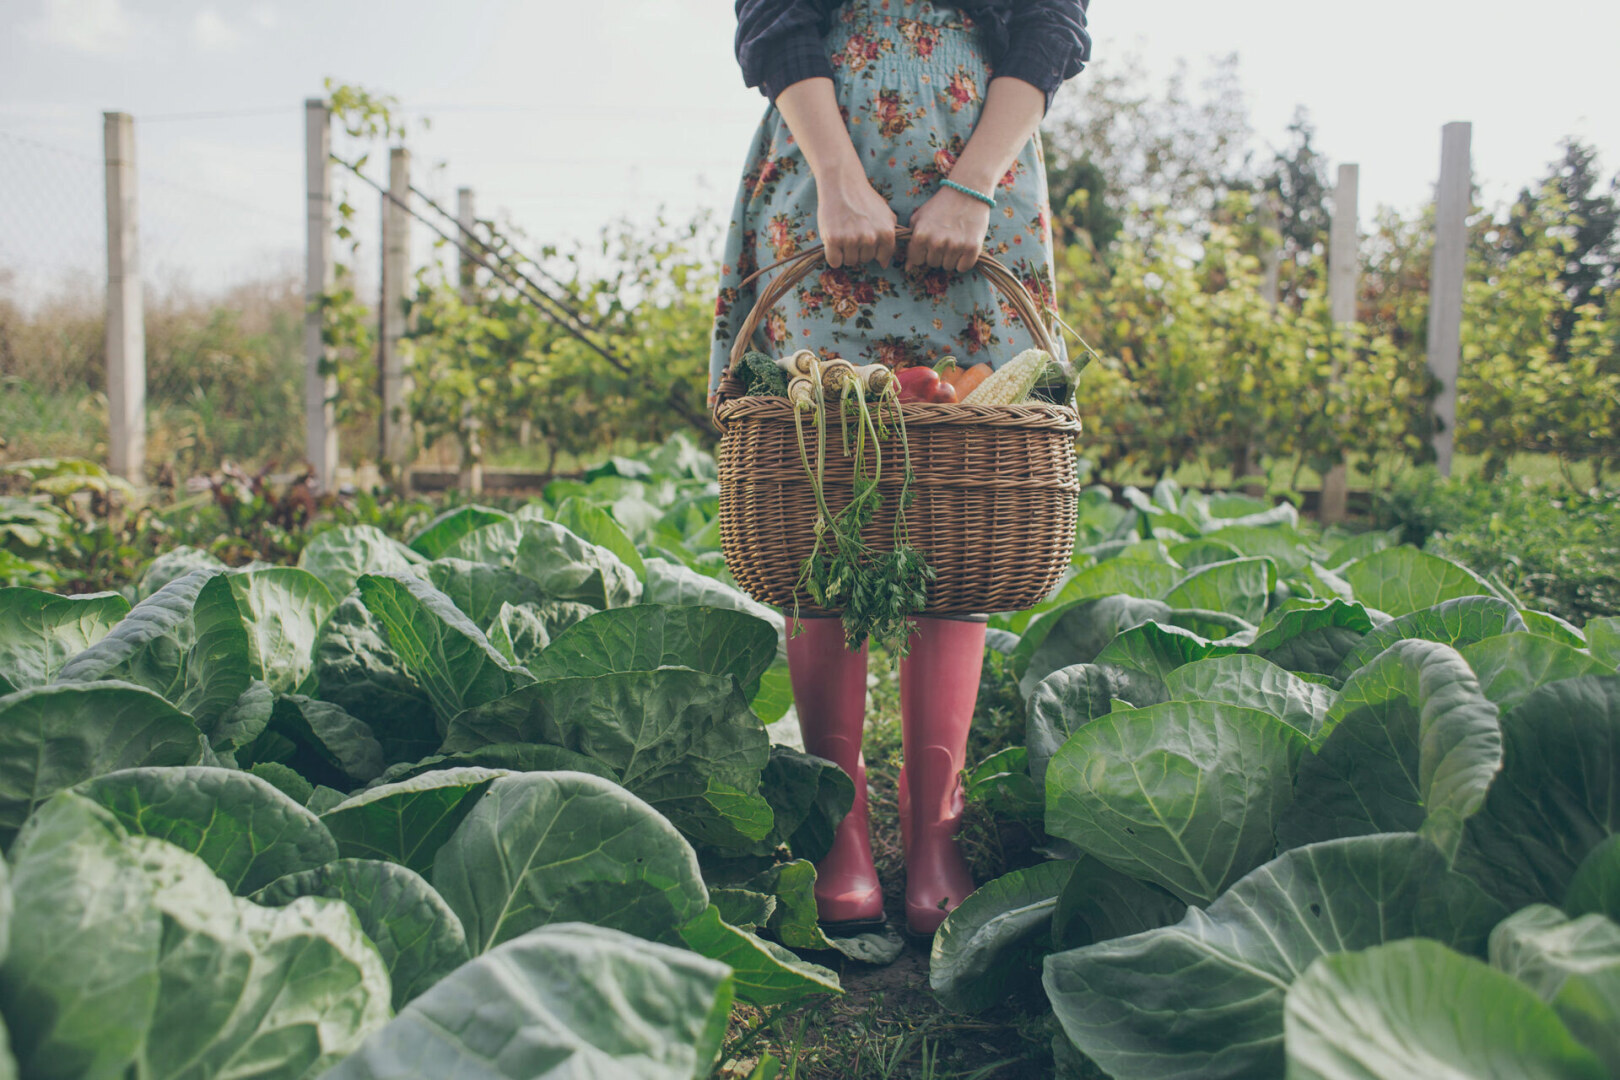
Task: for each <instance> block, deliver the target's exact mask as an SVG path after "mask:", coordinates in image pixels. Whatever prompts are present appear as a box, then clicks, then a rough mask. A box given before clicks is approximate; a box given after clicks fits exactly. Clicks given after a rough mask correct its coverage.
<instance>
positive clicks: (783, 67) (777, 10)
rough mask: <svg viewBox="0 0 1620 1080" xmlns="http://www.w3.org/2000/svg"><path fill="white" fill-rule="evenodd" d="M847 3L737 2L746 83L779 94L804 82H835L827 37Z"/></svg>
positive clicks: (740, 57)
mask: <svg viewBox="0 0 1620 1080" xmlns="http://www.w3.org/2000/svg"><path fill="white" fill-rule="evenodd" d="M841 2H842V0H736V11H737V38H736V49H737V62H738V63H739V64H740V65H742V73H743V81H744V82H745V83H747V84H748V85H749V86H757V87H758V88H759V90H760V92H761V93H762V94H764V95H765V96H766V97H768V98H770V99H771V100H772V101H775V100H776V95H778V94H780V93H781V92H782V91H783V90H785V89H787V88H788V87H789V86H792V85H793V84H794V83H796V82H799V81H801V80H803V79H814V78H818V77H820V78H828V79H830V78H832V74H833V72H832V65H831V64H829V63H828V62H827V52H826V46H825V45H824V44H823V43H822V38H823V37H824V36H825V35H826V33H827V30H828V28H829V27H830V26H831V24H832V13H833V11H834V10H835V9H837V7H838V6H839V4H840V3H841Z"/></svg>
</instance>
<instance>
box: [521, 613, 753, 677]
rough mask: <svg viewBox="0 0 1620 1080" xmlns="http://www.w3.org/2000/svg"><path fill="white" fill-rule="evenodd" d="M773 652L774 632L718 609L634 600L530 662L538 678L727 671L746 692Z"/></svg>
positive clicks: (568, 633) (584, 623)
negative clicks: (678, 669)
mask: <svg viewBox="0 0 1620 1080" xmlns="http://www.w3.org/2000/svg"><path fill="white" fill-rule="evenodd" d="M775 657H776V631H775V629H774V628H773V627H772V626H771V625H770V624H769V623H766V622H764V621H763V620H761V619H758V618H755V617H754V616H752V615H748V614H745V613H743V612H740V611H730V610H726V609H723V608H706V607H689V606H688V607H669V606H666V605H663V604H639V605H637V606H635V607H630V608H618V609H615V610H612V611H603V612H599V613H597V614H595V615H592V616H591V617H590V618H588V619H584V620H581V621H580V622H577V623H575V624H574V625H572V626H570V627H569V628H568V629H566V630H564V631H563V632H562V633H561V634H559V635H558V636H557V639H556V640H555V641H554V642H552V644H551V647H550V648H548V649H547V650H546V652H545V655H544V656H542V657H541V658H540V660H539V661H538V663H537V665H536V668H535V675H536V677H537V678H539V679H542V680H544V679H552V678H563V677H568V676H592V675H604V674H608V673H611V672H624V671H650V670H653V669H656V668H660V667H687V668H692V669H693V670H695V671H705V672H708V673H709V674H711V675H730V676H732V677H733V678H735V679H736V680H737V685H738V686H739V687H741V688H742V690H743V692H744V693H745V694H748V695H749V696H750V697H751V696H752V695H753V693H754V689H755V688H756V687H757V685H758V683H759V679H760V676H761V675H762V674H764V672H765V669H766V668H768V667H770V665H771V662H772V661H773V660H774V659H775Z"/></svg>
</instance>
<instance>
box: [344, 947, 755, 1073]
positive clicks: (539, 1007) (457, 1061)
mask: <svg viewBox="0 0 1620 1080" xmlns="http://www.w3.org/2000/svg"><path fill="white" fill-rule="evenodd" d="M731 1001H732V980H731V972H730V969H728V968H727V967H726V965H724V964H721V963H718V962H716V961H714V960H709V959H707V958H705V957H702V956H698V955H697V954H696V953H693V952H689V951H687V950H686V949H678V948H668V947H665V946H661V945H654V944H652V943H650V942H646V941H643V940H641V939H639V938H634V937H631V936H629V935H628V934H621V933H618V932H616V931H612V930H603V929H600V928H598V927H595V926H585V925H580V924H572V923H571V924H560V925H555V926H548V927H542V928H540V929H537V930H531V931H530V932H528V933H527V934H524V935H522V936H520V937H517V938H514V939H513V940H511V941H508V942H507V943H506V944H504V945H501V946H499V947H497V948H495V949H493V950H491V951H490V952H488V953H485V954H484V955H483V956H480V957H478V958H477V959H475V960H473V961H472V962H471V963H469V964H465V965H463V966H462V967H460V968H458V969H457V970H456V971H455V972H454V973H452V974H451V975H450V976H449V977H448V978H446V979H445V980H443V981H442V982H440V983H439V984H438V985H437V986H435V987H433V989H431V990H429V991H428V992H427V993H425V994H423V995H422V996H421V997H419V998H417V999H416V1000H415V1001H413V1002H411V1003H410V1004H409V1005H407V1006H406V1007H405V1008H404V1009H403V1010H401V1011H400V1014H399V1016H397V1017H396V1018H395V1019H394V1020H393V1022H392V1023H390V1024H388V1025H387V1026H386V1027H384V1028H383V1029H382V1030H380V1031H378V1032H376V1033H374V1034H373V1035H372V1036H371V1038H369V1039H367V1040H366V1042H365V1044H364V1045H363V1046H362V1047H361V1048H360V1050H359V1051H358V1052H357V1053H355V1054H353V1055H351V1056H350V1057H349V1059H348V1060H347V1061H345V1062H343V1063H342V1064H341V1065H339V1066H338V1067H337V1068H336V1069H334V1070H332V1071H331V1072H330V1073H328V1074H327V1075H326V1080H442V1078H444V1077H456V1080H578V1078H581V1077H610V1076H613V1077H617V1076H623V1077H632V1076H633V1077H637V1078H638V1080H694V1078H696V1077H700V1076H706V1075H708V1072H709V1070H710V1069H711V1068H712V1066H713V1064H714V1059H715V1057H716V1055H717V1054H718V1053H719V1050H720V1042H721V1039H722V1038H723V1037H724V1035H725V1029H726V1021H727V1019H728V1017H729V1016H730V1012H731Z"/></svg>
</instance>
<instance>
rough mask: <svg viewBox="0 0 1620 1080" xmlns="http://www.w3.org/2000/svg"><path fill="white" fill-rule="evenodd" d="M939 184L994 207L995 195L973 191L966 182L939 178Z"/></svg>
mask: <svg viewBox="0 0 1620 1080" xmlns="http://www.w3.org/2000/svg"><path fill="white" fill-rule="evenodd" d="M939 186H940V187H948V188H950V189H951V190H952V191H959V192H961V193H962V194H963V195H966V196H967V197H968V198H970V199H978V200H979V201H980V202H982V203H984V205H986V206H988V207H991V208H994V207H995V205H996V197H995V196H994V195H986V194H985V193H984V192H982V191H974V190H973V189H972V188H970V187H968V186H967V185H966V184H958V183H957V182H956V181H955V180H949V179H947V180H941V181H940V182H939Z"/></svg>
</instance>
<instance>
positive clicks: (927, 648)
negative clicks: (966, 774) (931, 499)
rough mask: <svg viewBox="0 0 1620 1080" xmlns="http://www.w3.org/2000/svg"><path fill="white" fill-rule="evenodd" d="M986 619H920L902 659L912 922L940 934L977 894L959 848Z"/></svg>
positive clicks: (903, 794)
mask: <svg viewBox="0 0 1620 1080" xmlns="http://www.w3.org/2000/svg"><path fill="white" fill-rule="evenodd" d="M984 631H985V624H984V623H982V622H972V621H968V620H958V619H926V618H922V619H918V620H917V631H916V633H915V634H914V635H913V636H912V639H911V654H910V655H909V656H907V657H906V658H905V659H904V660H902V661H900V724H901V727H900V738H901V745H902V747H903V749H904V752H905V760H906V764H905V770H904V772H903V774H902V776H901V783H900V798H901V802H900V807H901V809H900V812H901V815H902V817H901V824H902V828H901V836H902V842H903V843H904V846H905V853H906V924H907V926H908V927H909V928H910V930H911V932H912V933H914V934H932V933H933V932H934V931H935V930H937V929H939V924H940V923H942V922H944V921H945V916H946V915H947V914H948V913H949V912H950V911H951V910H952V909H953V908H955V907H956V906H957V905H958V904H960V903H961V902H962V900H963V899H964V898H965V897H966V896H967V894H968V893H970V892H972V891H973V875H972V874H971V873H970V872H969V871H968V866H967V862H966V861H965V860H964V859H963V858H962V853H961V852H960V851H958V850H957V848H956V830H957V827H958V826H960V825H961V822H962V783H961V772H962V768H963V766H964V765H965V764H966V760H965V759H966V756H967V737H968V728H969V727H970V726H971V725H972V723H973V703H974V701H975V700H976V699H977V698H978V695H979V669H980V668H981V667H982V666H983V664H984Z"/></svg>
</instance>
